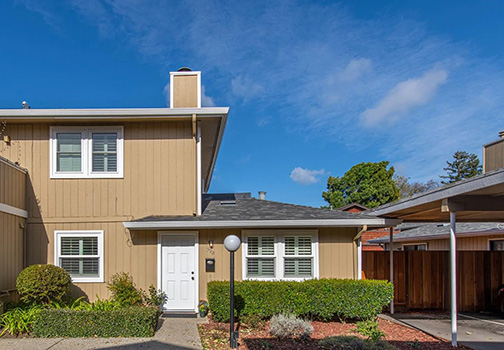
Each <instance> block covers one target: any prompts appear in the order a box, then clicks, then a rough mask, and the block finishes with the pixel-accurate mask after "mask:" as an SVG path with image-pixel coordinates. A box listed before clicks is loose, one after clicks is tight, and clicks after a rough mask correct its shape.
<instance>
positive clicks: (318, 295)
mask: <svg viewBox="0 0 504 350" xmlns="http://www.w3.org/2000/svg"><path fill="white" fill-rule="evenodd" d="M393 295H394V287H393V285H392V284H391V283H389V282H387V281H376V280H359V281H358V280H350V279H319V280H307V281H303V282H295V281H242V282H235V315H237V316H239V317H242V316H250V315H256V316H259V317H261V318H263V319H267V318H271V317H272V316H273V315H276V314H279V313H284V314H294V315H295V316H298V317H303V318H310V319H320V320H331V319H334V318H340V319H341V320H345V319H360V320H365V319H368V318H371V317H375V316H376V315H378V314H379V313H380V312H381V311H382V309H383V307H384V306H385V305H387V304H388V303H390V301H391V300H392V297H393ZM207 296H208V304H209V307H210V312H211V313H212V317H213V319H214V320H215V321H217V322H226V321H228V320H229V282H221V281H212V282H209V283H208V291H207Z"/></svg>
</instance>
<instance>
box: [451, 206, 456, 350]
mask: <svg viewBox="0 0 504 350" xmlns="http://www.w3.org/2000/svg"><path fill="white" fill-rule="evenodd" d="M455 223H456V217H455V212H454V211H451V210H450V296H451V298H450V299H451V333H452V346H454V347H456V346H457V239H456V237H455V233H456V228H455Z"/></svg>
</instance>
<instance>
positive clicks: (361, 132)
mask: <svg viewBox="0 0 504 350" xmlns="http://www.w3.org/2000/svg"><path fill="white" fill-rule="evenodd" d="M503 16H504V2H502V1H491V0H488V1H485V2H475V1H439V0H438V1H428V0H422V1H400V0H395V1H347V2H345V1H343V2H331V1H250V2H246V1H238V2H237V1H229V2H226V1H210V0H206V1H161V0H158V1H149V0H141V1H140V0H120V1H113V0H107V1H105V0H104V1H95V0H82V1H79V0H73V1H55V0H45V1H36V0H15V1H9V0H8V1H2V2H1V4H0V23H1V26H2V34H1V36H0V108H20V107H21V101H23V100H27V101H28V102H29V103H30V105H31V106H32V107H33V108H95V107H96V108H97V107H165V106H166V95H165V93H164V91H165V87H166V84H167V83H168V81H169V76H168V73H169V71H171V70H176V69H177V68H179V67H181V66H188V67H191V68H192V69H193V70H201V71H202V72H203V73H202V74H203V76H202V81H203V84H204V86H205V95H206V96H205V101H204V103H205V104H206V105H216V106H230V107H231V110H230V118H229V123H228V127H227V130H226V135H225V138H224V142H223V144H222V148H221V152H220V155H219V159H218V163H217V167H216V170H215V175H214V179H213V182H212V186H211V191H212V192H231V191H235V192H238V191H251V192H253V193H254V195H255V194H256V193H257V191H258V190H265V191H267V192H268V194H267V198H268V199H271V200H278V201H285V202H291V203H297V204H306V205H312V206H320V205H323V204H324V202H323V200H322V198H321V193H322V191H323V190H324V189H325V185H326V180H327V177H328V176H329V175H333V176H340V175H343V174H344V172H345V171H346V170H348V169H349V168H350V167H351V166H353V165H354V164H357V163H359V162H363V161H373V162H374V161H381V160H388V161H390V162H391V164H392V165H394V167H395V168H396V171H397V172H398V173H399V174H401V175H404V176H407V177H410V178H411V180H412V181H427V180H429V179H431V178H434V179H437V176H438V175H439V174H441V173H442V172H443V170H442V168H443V166H444V165H445V161H446V160H447V159H449V158H450V157H451V155H452V154H453V153H454V152H455V151H457V150H465V151H469V152H474V153H476V154H478V155H479V156H480V157H481V146H482V144H484V143H487V142H490V141H492V140H494V139H496V138H497V133H498V131H499V130H502V129H504V123H503V120H504V113H503V112H502V111H503V110H504V108H503V107H504V99H503V96H504V95H503V91H504V69H503V68H504V57H503V53H504V40H503V39H504V26H502V22H501V20H502V18H503Z"/></svg>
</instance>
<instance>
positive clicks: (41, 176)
mask: <svg viewBox="0 0 504 350" xmlns="http://www.w3.org/2000/svg"><path fill="white" fill-rule="evenodd" d="M93 125H96V124H93ZM109 125H124V138H125V140H124V178H123V179H50V178H49V127H50V125H49V124H28V125H16V124H8V125H7V129H6V134H8V135H9V136H10V137H11V144H10V146H9V145H6V144H4V143H1V144H0V155H1V156H4V157H5V158H7V159H9V160H11V161H14V162H19V164H20V165H21V166H23V167H24V168H27V169H28V173H29V178H30V181H29V184H28V201H29V203H28V211H29V213H30V219H35V220H36V219H39V218H43V219H44V220H45V219H48V218H54V219H60V218H78V217H86V218H92V217H94V218H103V217H118V216H119V217H129V218H140V217H143V216H148V215H192V213H193V210H194V207H195V197H196V195H195V185H194V183H193V182H194V173H195V171H196V170H195V154H194V145H193V140H192V134H191V123H190V122H189V121H179V122H146V123H118V124H109Z"/></svg>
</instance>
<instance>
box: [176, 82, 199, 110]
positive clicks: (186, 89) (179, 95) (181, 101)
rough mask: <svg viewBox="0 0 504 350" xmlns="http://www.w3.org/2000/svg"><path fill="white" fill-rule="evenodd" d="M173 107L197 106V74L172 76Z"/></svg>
mask: <svg viewBox="0 0 504 350" xmlns="http://www.w3.org/2000/svg"><path fill="white" fill-rule="evenodd" d="M171 90H172V91H173V108H192V107H193V108H197V107H198V77H197V75H174V76H173V87H171Z"/></svg>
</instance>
